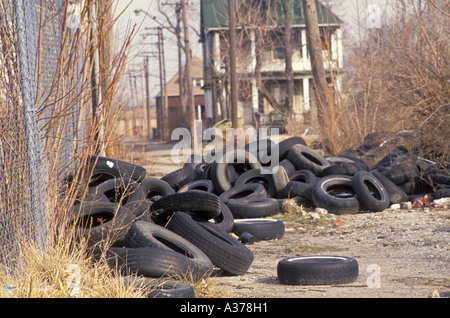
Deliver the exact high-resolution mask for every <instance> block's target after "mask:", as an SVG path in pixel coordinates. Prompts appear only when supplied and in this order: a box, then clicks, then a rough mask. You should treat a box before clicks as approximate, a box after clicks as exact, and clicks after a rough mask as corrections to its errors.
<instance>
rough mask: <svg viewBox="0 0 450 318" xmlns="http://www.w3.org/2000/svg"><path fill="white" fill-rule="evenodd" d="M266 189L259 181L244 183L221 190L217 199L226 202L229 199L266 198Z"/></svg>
mask: <svg viewBox="0 0 450 318" xmlns="http://www.w3.org/2000/svg"><path fill="white" fill-rule="evenodd" d="M266 197H267V191H266V188H265V187H264V185H262V184H260V183H245V184H242V185H238V186H235V187H233V188H231V189H229V190H227V191H225V192H223V193H222V194H221V195H220V196H219V199H220V201H222V202H225V203H228V201H231V200H239V199H257V198H266Z"/></svg>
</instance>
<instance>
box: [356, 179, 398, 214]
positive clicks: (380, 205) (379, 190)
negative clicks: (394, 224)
mask: <svg viewBox="0 0 450 318" xmlns="http://www.w3.org/2000/svg"><path fill="white" fill-rule="evenodd" d="M352 180H353V185H354V189H355V192H356V195H357V196H358V200H359V202H360V203H361V208H362V209H367V210H369V211H371V212H381V211H383V210H385V209H387V208H388V207H389V203H390V200H389V195H388V193H387V191H386V189H385V188H384V186H383V184H382V183H381V181H379V180H378V179H377V178H376V177H375V176H374V175H373V174H371V173H370V172H368V171H358V172H357V173H355V175H354V176H353V178H352Z"/></svg>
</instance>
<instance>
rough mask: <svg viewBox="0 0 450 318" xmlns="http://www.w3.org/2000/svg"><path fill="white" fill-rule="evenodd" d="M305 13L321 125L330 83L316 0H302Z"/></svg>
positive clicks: (326, 105)
mask: <svg viewBox="0 0 450 318" xmlns="http://www.w3.org/2000/svg"><path fill="white" fill-rule="evenodd" d="M302 1H303V11H304V13H305V24H306V37H307V40H308V50H309V56H310V58H311V69H312V75H313V83H314V88H315V93H316V98H317V117H318V120H319V125H322V124H323V116H324V111H325V109H326V108H327V107H328V98H327V96H328V92H327V91H328V85H327V80H326V76H325V67H324V65H323V56H322V42H321V41H320V32H319V22H318V19H317V11H316V4H315V0H302Z"/></svg>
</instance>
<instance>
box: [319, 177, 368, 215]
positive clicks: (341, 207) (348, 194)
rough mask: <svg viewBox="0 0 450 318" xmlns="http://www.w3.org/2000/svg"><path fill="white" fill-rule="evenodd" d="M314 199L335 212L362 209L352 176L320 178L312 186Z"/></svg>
mask: <svg viewBox="0 0 450 318" xmlns="http://www.w3.org/2000/svg"><path fill="white" fill-rule="evenodd" d="M312 200H313V202H314V204H315V205H316V206H318V207H320V208H324V209H326V210H327V211H328V212H330V213H333V214H355V213H358V212H359V211H360V203H359V201H358V197H357V195H356V192H355V189H354V186H353V181H352V177H351V176H345V175H332V176H327V177H323V178H321V179H319V180H318V181H317V182H316V184H314V186H313V187H312Z"/></svg>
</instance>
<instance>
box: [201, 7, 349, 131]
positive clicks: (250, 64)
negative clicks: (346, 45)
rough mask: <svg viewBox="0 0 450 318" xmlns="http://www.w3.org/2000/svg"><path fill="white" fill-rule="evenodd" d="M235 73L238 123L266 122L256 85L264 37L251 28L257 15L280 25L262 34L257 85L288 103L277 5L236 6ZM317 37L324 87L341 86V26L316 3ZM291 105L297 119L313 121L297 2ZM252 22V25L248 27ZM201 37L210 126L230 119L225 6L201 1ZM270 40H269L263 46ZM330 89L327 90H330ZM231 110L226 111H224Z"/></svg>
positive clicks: (268, 109) (307, 60) (267, 111)
mask: <svg viewBox="0 0 450 318" xmlns="http://www.w3.org/2000/svg"><path fill="white" fill-rule="evenodd" d="M242 3H244V4H247V5H248V6H247V8H250V9H251V10H252V12H242V11H240V10H241V9H240V7H239V6H240V5H241V4H242ZM236 6H237V8H236V12H237V19H236V22H237V23H236V33H237V36H236V37H237V41H238V43H237V54H236V56H237V61H236V64H237V72H238V81H239V85H238V86H239V94H238V118H239V120H240V121H241V123H242V124H244V125H252V123H254V120H255V115H258V118H264V116H265V117H266V118H267V117H269V115H270V114H272V115H273V114H274V112H273V110H274V109H273V108H272V107H271V105H270V103H269V102H268V100H267V99H266V98H264V97H263V96H262V94H261V93H260V91H259V89H258V87H257V83H256V80H255V66H256V63H257V61H256V59H257V56H256V53H255V52H256V48H257V45H258V43H257V38H258V36H259V35H260V34H261V33H262V32H261V30H262V28H261V25H260V24H258V23H255V15H259V16H260V18H261V19H263V20H264V21H267V19H269V18H270V19H272V20H271V21H278V23H274V24H273V25H272V28H271V29H270V30H267V29H265V30H263V32H265V36H266V40H265V42H264V47H263V53H262V54H261V55H260V57H261V59H262V66H261V68H260V70H261V79H262V80H263V81H264V87H265V89H266V90H267V91H268V92H270V93H271V94H272V96H273V98H274V99H275V100H276V101H277V102H278V103H280V104H283V103H284V100H285V97H286V77H285V55H284V54H285V50H284V44H283V40H282V37H281V36H280V35H281V34H282V32H281V30H282V28H283V19H284V17H283V10H282V8H281V7H280V6H281V1H270V0H261V1H254V0H242V1H238V2H237V5H236ZM316 7H317V15H318V20H319V28H320V33H321V35H322V44H323V48H322V49H323V56H324V64H325V65H324V66H325V70H326V71H327V72H328V76H329V78H328V81H329V83H331V76H330V74H331V73H332V74H333V79H334V81H333V82H334V83H336V85H338V86H339V85H340V82H341V78H340V73H341V72H340V71H341V70H342V68H343V47H342V33H341V25H342V24H343V22H342V21H341V20H340V19H339V18H338V17H336V16H335V15H334V14H333V13H332V12H331V11H330V10H329V9H328V8H326V7H325V6H324V5H322V4H321V3H319V2H318V1H317V2H316ZM291 13H292V35H291V38H292V41H291V42H292V47H293V56H292V60H293V61H292V63H293V73H294V74H293V75H294V91H295V92H294V98H293V99H294V101H293V112H294V115H295V116H296V117H298V118H303V119H305V118H314V115H316V114H317V112H316V109H315V101H314V98H312V96H313V94H312V85H313V83H312V72H311V60H310V57H309V52H308V47H307V46H308V43H307V38H306V26H305V19H304V14H303V7H302V1H301V0H293V1H291ZM249 19H250V20H249ZM249 21H251V22H249ZM257 31H258V32H257ZM201 36H202V42H203V52H204V72H205V86H204V88H205V112H206V114H207V115H208V116H211V118H213V119H214V120H218V119H223V118H227V117H228V118H231V117H230V115H229V113H228V116H227V113H226V111H227V107H228V106H227V105H228V93H229V84H228V82H227V81H228V79H227V76H228V68H229V65H228V64H229V63H228V58H229V49H228V1H226V0H217V1H211V0H202V1H201ZM267 38H269V40H267ZM330 87H331V85H330ZM228 109H229V107H228Z"/></svg>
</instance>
